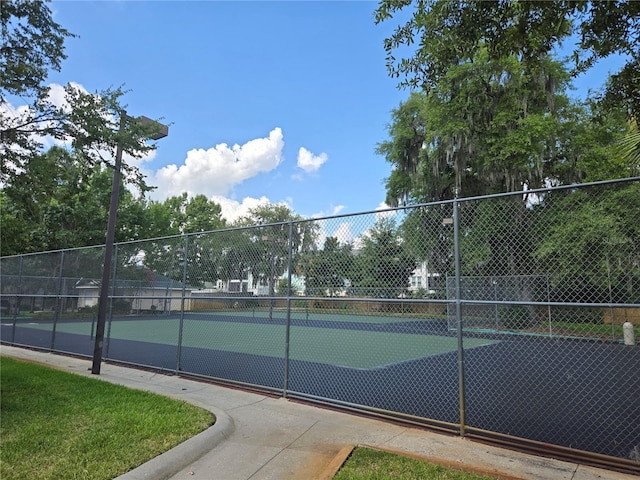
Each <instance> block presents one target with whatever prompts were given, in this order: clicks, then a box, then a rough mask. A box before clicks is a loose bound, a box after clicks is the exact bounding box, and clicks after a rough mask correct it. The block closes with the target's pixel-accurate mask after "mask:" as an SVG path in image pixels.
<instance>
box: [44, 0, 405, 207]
mask: <svg viewBox="0 0 640 480" xmlns="http://www.w3.org/2000/svg"><path fill="white" fill-rule="evenodd" d="M375 7H376V3H375V2H368V1H367V2H365V1H358V2H341V1H334V2H300V1H299V2H292V1H290V2H242V1H241V2H204V1H198V2H168V1H154V2H146V1H117V2H116V1H96V2H90V1H89V2H70V1H54V2H52V3H51V4H50V8H51V9H52V11H53V12H54V18H55V20H56V21H57V22H58V23H60V24H61V25H62V26H64V27H65V28H67V29H68V30H69V31H71V32H72V33H75V34H77V35H78V36H79V38H75V39H69V40H68V41H67V50H66V52H67V54H68V58H67V60H65V61H64V63H63V65H62V70H61V72H60V73H57V72H54V73H53V74H52V75H51V76H50V78H49V80H50V81H51V82H55V83H59V84H65V83H67V82H70V81H71V82H76V83H78V84H80V85H82V86H83V87H84V88H85V89H87V90H88V91H96V90H101V89H104V88H107V87H118V86H120V85H124V87H125V89H128V90H130V91H129V92H128V93H127V94H126V96H125V97H124V102H125V103H126V104H127V106H128V107H127V108H128V113H129V114H131V115H134V116H136V115H146V116H148V117H152V118H160V117H162V118H164V121H166V122H168V123H171V127H170V131H169V136H168V137H167V138H165V139H162V140H161V141H159V142H158V149H157V152H156V154H155V158H153V159H152V160H150V161H147V162H145V163H143V164H142V165H141V168H142V169H143V171H145V173H147V176H148V182H149V183H150V184H151V185H155V186H158V187H159V188H158V190H157V191H156V192H155V193H154V194H152V198H155V199H159V200H161V199H164V198H166V197H167V196H170V195H176V194H179V193H181V192H182V191H185V190H186V191H188V192H189V193H190V194H200V193H203V194H205V195H207V197H209V198H213V199H214V200H216V201H217V202H219V203H221V204H222V205H223V213H225V214H226V215H227V216H229V217H231V218H232V217H234V216H235V215H237V214H238V213H239V212H242V211H244V210H245V209H246V208H247V207H249V206H254V205H255V203H256V202H257V201H258V200H259V199H262V200H264V199H268V200H269V201H271V202H286V203H287V204H288V205H289V206H290V207H291V208H292V209H293V210H294V211H295V212H296V213H299V214H301V215H303V216H305V217H311V216H325V215H331V214H334V213H351V212H358V211H366V210H374V209H376V208H377V207H378V206H379V205H380V204H381V202H383V201H384V196H385V191H384V178H385V177H386V176H387V175H388V174H389V166H388V164H386V162H385V161H384V159H383V158H381V157H379V156H377V155H376V154H375V147H376V144H377V143H378V142H381V141H383V140H385V138H386V124H387V123H388V122H389V119H390V111H391V110H392V109H393V108H395V107H397V106H398V105H399V103H400V102H401V101H402V100H403V99H405V98H406V97H407V96H408V93H407V91H401V90H398V89H397V88H396V82H395V81H394V80H393V79H391V78H389V77H388V75H387V72H386V68H385V60H384V57H385V52H384V48H383V39H384V38H385V36H386V35H388V33H389V31H390V29H391V26H390V25H389V26H387V25H384V26H376V25H374V22H373V11H374V9H375ZM223 144H226V147H225V146H224V145H223ZM234 145H236V146H237V147H235V151H234ZM301 149H304V150H301ZM236 159H239V161H235V160H236Z"/></svg>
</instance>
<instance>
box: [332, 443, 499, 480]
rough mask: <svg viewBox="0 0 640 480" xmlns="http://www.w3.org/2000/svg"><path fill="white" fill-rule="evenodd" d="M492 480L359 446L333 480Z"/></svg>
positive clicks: (491, 479)
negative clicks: (392, 479) (393, 479)
mask: <svg viewBox="0 0 640 480" xmlns="http://www.w3.org/2000/svg"><path fill="white" fill-rule="evenodd" d="M390 478H396V479H401V480H495V477H487V476H482V475H478V474H475V473H469V472H463V471H461V470H454V469H452V468H447V467H444V466H442V465H437V464H434V463H429V462H425V461H423V460H418V459H415V458H409V457H405V456H402V455H394V454H392V453H388V452H384V451H380V450H374V449H371V448H365V447H358V448H356V449H354V451H353V452H352V454H351V456H350V457H349V458H348V459H347V461H346V462H345V463H344V465H343V466H342V468H341V469H340V470H339V471H338V473H337V474H336V475H335V476H334V477H333V480H386V479H390Z"/></svg>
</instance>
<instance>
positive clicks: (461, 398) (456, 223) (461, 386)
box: [453, 191, 467, 437]
mask: <svg viewBox="0 0 640 480" xmlns="http://www.w3.org/2000/svg"><path fill="white" fill-rule="evenodd" d="M459 209H460V206H459V204H458V192H457V191H456V195H455V198H454V199H453V250H454V261H455V268H456V280H455V281H456V323H457V324H458V403H459V407H460V436H461V437H464V436H465V433H466V432H465V429H466V423H467V421H466V411H467V409H466V396H465V371H464V370H465V369H464V344H463V335H462V327H463V325H462V302H461V299H462V289H461V288H460V212H459Z"/></svg>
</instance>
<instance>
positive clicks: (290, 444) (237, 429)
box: [0, 345, 638, 480]
mask: <svg viewBox="0 0 640 480" xmlns="http://www.w3.org/2000/svg"><path fill="white" fill-rule="evenodd" d="M0 352H1V353H2V355H6V356H9V357H13V358H16V359H24V360H29V361H33V362H38V363H42V364H45V365H49V366H51V367H56V368H61V369H64V370H67V371H70V372H74V373H77V374H80V375H84V376H87V377H92V378H99V379H102V380H104V381H108V382H112V383H116V384H119V385H125V386H127V387H132V388H137V389H141V390H147V391H150V392H155V393H159V394H162V395H166V396H169V397H172V398H176V399H180V400H184V401H187V402H189V403H192V404H195V405H198V406H200V407H203V408H206V409H207V410H210V411H211V412H213V413H214V414H215V416H216V419H217V420H216V423H215V425H213V426H212V427H211V428H209V429H208V430H206V431H205V432H203V433H201V434H199V435H197V436H195V437H193V438H192V439H190V440H188V441H187V442H185V443H183V444H181V445H179V446H178V447H176V448H174V449H172V450H170V451H169V452H166V453H164V454H163V455H160V456H159V457H157V458H155V459H154V460H152V461H150V462H148V463H146V464H144V465H142V466H141V467H139V468H137V469H135V470H133V471H131V472H129V473H127V474H125V475H122V476H121V477H118V478H119V480H142V479H146V480H161V479H171V480H192V479H200V480H203V479H207V480H249V479H251V480H266V479H274V480H289V479H291V480H293V479H304V480H309V479H330V478H331V477H332V476H333V474H334V473H335V472H336V470H337V468H339V466H340V465H341V464H342V461H343V460H344V458H345V457H346V456H347V455H348V453H349V452H350V451H351V448H352V447H353V446H354V445H368V446H372V447H376V448H382V449H386V450H391V451H396V452H401V453H404V454H408V455H411V456H417V457H420V458H425V459H427V460H431V461H434V462H438V463H443V464H446V465H451V466H455V467H458V468H461V469H464V470H471V471H476V472H480V473H486V474H490V475H494V476H496V477H498V478H513V479H531V480H534V479H535V480H538V479H549V480H555V479H558V480H561V479H562V480H564V479H566V480H595V479H608V480H631V479H637V478H638V477H636V476H633V475H625V474H621V473H617V472H611V471H608V470H602V469H598V468H593V467H587V466H583V465H578V464H573V463H568V462H563V461H559V460H553V459H548V458H544V457H539V456H533V455H527V454H524V453H518V452H514V451H510V450H506V449H500V448H495V447H492V446H487V445H484V444H481V443H478V442H473V441H470V440H465V439H461V438H459V437H455V436H447V435H443V434H437V433H432V432H429V431H426V430H422V429H417V428H410V427H405V426H399V425H395V424H392V423H387V422H384V421H379V420H374V419H370V418H365V417H360V416H356V415H349V414H345V413H340V412H335V411H332V410H328V409H322V408H317V407H313V406H309V405H305V404H300V403H297V402H294V401H289V400H287V399H282V398H273V397H270V396H267V395H260V394H255V393H250V392H245V391H241V390H236V389H232V388H225V387H221V386H217V385H212V384H208V383H204V382H198V381H193V380H187V379H184V378H180V377H177V376H171V375H164V374H159V373H154V372H149V371H144V370H136V369H132V368H125V367H121V366H116V365H110V364H107V363H103V365H102V369H101V372H102V373H101V374H100V375H99V376H95V375H91V373H90V367H91V361H90V360H88V359H78V358H75V357H66V356H62V355H56V354H51V353H45V352H37V351H33V350H27V349H21V348H15V347H9V346H4V345H3V346H2V349H1V350H0Z"/></svg>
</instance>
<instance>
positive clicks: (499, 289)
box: [0, 178, 640, 472]
mask: <svg viewBox="0 0 640 480" xmlns="http://www.w3.org/2000/svg"><path fill="white" fill-rule="evenodd" d="M639 219H640V179H638V178H633V179H626V180H624V181H614V182H599V183H594V184H585V185H580V186H571V187H563V188H554V189H545V190H535V191H529V192H525V194H523V192H519V193H517V194H505V195H494V196H488V197H476V198H463V199H456V200H452V201H446V202H437V203H431V204H423V205H414V206H409V207H404V208H398V209H390V210H386V211H377V212H367V213H362V214H355V215H343V216H335V217H327V218H322V219H313V220H302V221H295V222H285V223H281V224H272V225H260V226H255V227H249V228H237V229H227V230H220V231H213V232H207V233H198V234H192V235H187V236H174V237H166V238H157V239H150V240H144V241H139V242H128V243H120V244H117V245H116V246H115V255H114V257H115V259H114V262H113V265H112V281H111V285H110V292H109V299H110V305H109V321H108V328H107V334H106V338H105V348H104V350H103V354H104V357H105V359H107V360H114V361H120V362H127V363H131V364H135V365H142V366H146V367H154V368H158V369H163V370H168V371H176V372H180V373H182V374H190V375H198V376H203V377H207V378H210V379H214V380H218V381H223V382H229V383H234V384H239V385H244V386H250V387H252V388H258V389H261V390H268V391H275V392H278V393H279V394H281V395H283V396H287V397H294V398H300V399H305V400H309V401H317V402H322V403H329V404H332V405H335V406H341V407H344V408H348V409H355V410H357V411H361V412H367V413H370V414H373V415H381V416H383V417H388V418H394V419H397V420H402V421H406V422H410V423H412V424H417V425H424V426H428V427H431V428H436V429H442V430H445V431H451V432H457V433H459V434H461V435H469V436H477V437H482V438H485V439H490V440H493V441H497V442H508V443H510V444H513V443H516V444H518V445H520V446H524V447H526V448H532V449H534V450H536V451H540V450H542V451H546V452H551V453H553V454H554V455H559V456H565V457H571V458H574V457H577V458H580V459H582V460H583V461H585V462H592V463H598V464H600V465H604V466H608V467H610V468H617V469H623V470H628V471H633V472H640V401H639V399H640V347H638V346H637V345H635V342H634V341H633V340H629V338H630V337H629V336H628V335H627V336H626V337H625V335H624V329H627V331H628V329H629V327H630V326H632V328H634V329H635V330H634V331H636V332H637V329H638V327H640V287H639V285H640V221H639ZM103 256H104V247H103V246H99V247H88V248H79V249H70V250H61V251H55V252H44V253H39V254H30V255H21V256H13V257H3V258H1V259H0V269H1V270H0V273H1V285H0V289H1V290H0V301H1V306H2V311H1V315H2V330H1V335H2V337H1V339H2V342H3V343H6V344H12V345H24V346H29V347H37V348H43V349H47V350H52V351H57V352H66V353H73V354H79V355H87V356H89V355H90V354H91V352H92V351H93V343H92V342H93V340H94V337H93V336H94V333H95V315H96V311H97V302H98V296H99V289H100V278H101V268H102V258H103ZM549 445H552V446H549Z"/></svg>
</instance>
